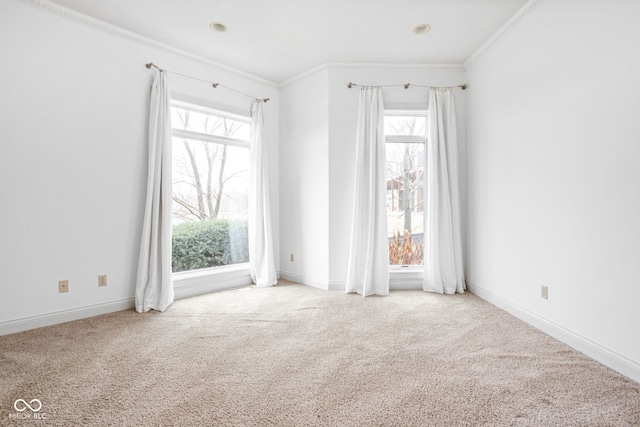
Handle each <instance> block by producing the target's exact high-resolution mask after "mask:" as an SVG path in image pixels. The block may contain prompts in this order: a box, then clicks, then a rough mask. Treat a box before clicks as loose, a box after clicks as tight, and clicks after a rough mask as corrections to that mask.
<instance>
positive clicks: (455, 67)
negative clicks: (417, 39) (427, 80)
mask: <svg viewBox="0 0 640 427" xmlns="http://www.w3.org/2000/svg"><path fill="white" fill-rule="evenodd" d="M326 66H327V68H331V69H341V70H397V69H403V70H451V71H464V66H463V65H462V64H396V63H388V62H382V63H348V62H346V63H342V62H334V63H329V64H326Z"/></svg>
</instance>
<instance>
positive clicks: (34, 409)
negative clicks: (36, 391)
mask: <svg viewBox="0 0 640 427" xmlns="http://www.w3.org/2000/svg"><path fill="white" fill-rule="evenodd" d="M33 402H35V403H36V404H35V405H33ZM18 403H22V405H21V406H22V409H20V408H18ZM31 405H33V406H31ZM36 406H37V407H36ZM13 407H14V408H15V410H16V411H18V412H23V411H26V410H27V408H29V409H31V412H38V411H39V410H40V409H42V402H40V401H39V400H38V399H32V400H31V401H29V403H27V401H26V400H24V399H18V400H16V401H15V402H13Z"/></svg>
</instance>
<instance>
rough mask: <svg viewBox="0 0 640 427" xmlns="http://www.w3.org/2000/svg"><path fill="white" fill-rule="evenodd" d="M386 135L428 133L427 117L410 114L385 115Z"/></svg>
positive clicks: (423, 134) (421, 134)
mask: <svg viewBox="0 0 640 427" xmlns="http://www.w3.org/2000/svg"><path fill="white" fill-rule="evenodd" d="M384 134H385V135H419V136H426V135H427V117H426V116H425V115H421V116H410V115H404V116H403V115H385V117H384Z"/></svg>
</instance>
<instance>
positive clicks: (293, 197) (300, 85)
mask: <svg viewBox="0 0 640 427" xmlns="http://www.w3.org/2000/svg"><path fill="white" fill-rule="evenodd" d="M280 98H281V113H280V117H281V122H280V185H281V194H282V197H281V198H280V223H281V224H282V232H281V246H280V247H281V256H280V258H281V260H282V262H281V271H280V276H281V277H282V278H285V279H289V280H294V281H298V282H300V283H304V284H307V285H310V286H315V287H319V288H323V289H327V283H328V275H329V259H328V257H329V246H328V245H329V231H328V227H329V219H328V218H329V211H328V205H329V146H328V143H329V142H328V112H329V109H328V95H327V70H326V69H320V70H316V71H315V72H312V73H310V74H308V75H306V76H304V77H301V78H299V79H296V80H295V81H291V82H290V83H287V84H285V85H283V86H282V87H281V89H280ZM290 254H294V261H293V262H291V261H290Z"/></svg>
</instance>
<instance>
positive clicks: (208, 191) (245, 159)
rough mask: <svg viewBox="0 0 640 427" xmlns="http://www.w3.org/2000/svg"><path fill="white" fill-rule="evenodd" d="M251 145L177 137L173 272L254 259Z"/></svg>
mask: <svg viewBox="0 0 640 427" xmlns="http://www.w3.org/2000/svg"><path fill="white" fill-rule="evenodd" d="M248 192H249V149H248V148H242V147H235V146H231V145H225V144H215V143H211V142H203V141H194V140H188V139H182V138H173V246H172V248H173V262H172V267H173V271H174V272H178V271H185V270H196V269H201V268H209V267H216V266H222V265H228V264H236V263H241V262H248V261H249V250H248V246H247V211H248Z"/></svg>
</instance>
